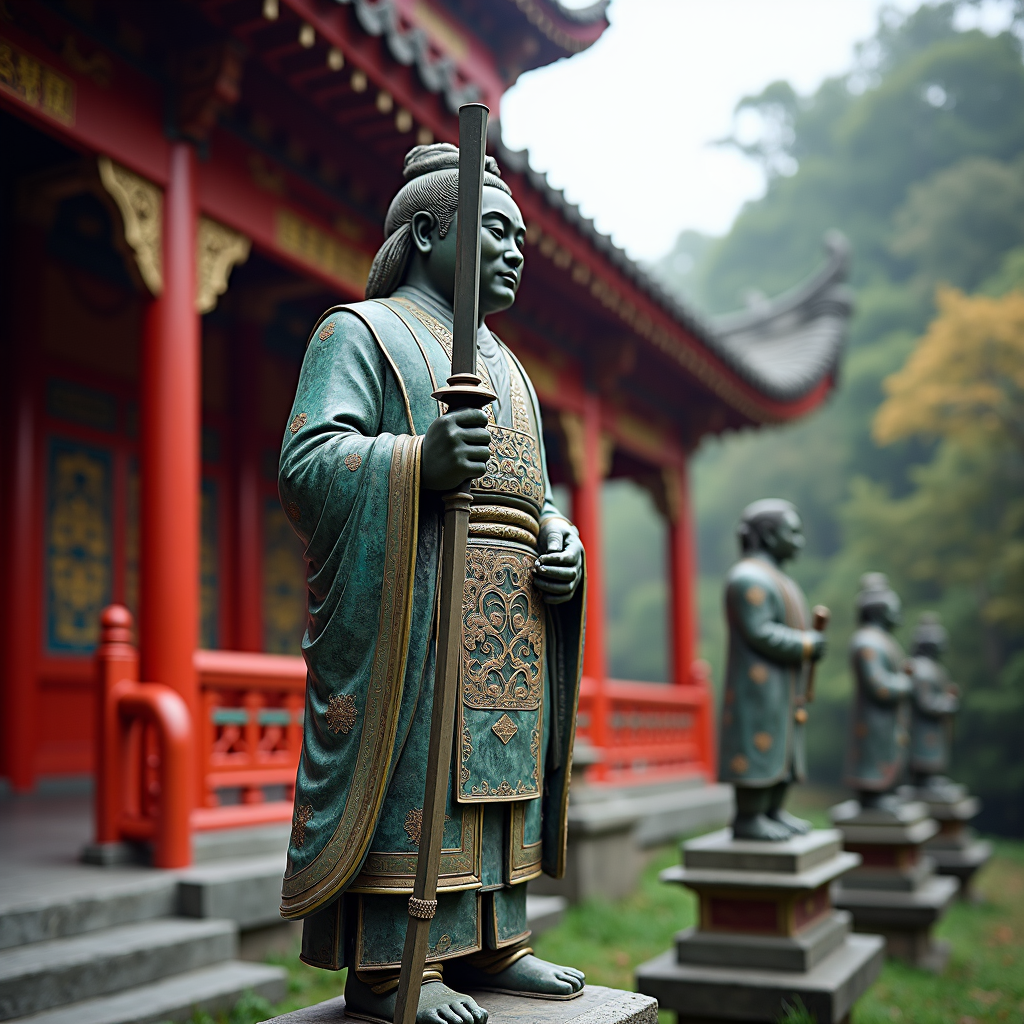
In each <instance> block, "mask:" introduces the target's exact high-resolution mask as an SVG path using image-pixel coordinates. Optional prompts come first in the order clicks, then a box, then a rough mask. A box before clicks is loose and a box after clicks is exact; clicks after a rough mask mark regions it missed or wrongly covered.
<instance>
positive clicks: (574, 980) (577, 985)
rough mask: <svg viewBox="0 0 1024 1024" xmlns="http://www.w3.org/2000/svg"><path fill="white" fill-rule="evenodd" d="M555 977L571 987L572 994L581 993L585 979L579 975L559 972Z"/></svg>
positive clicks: (565, 971)
mask: <svg viewBox="0 0 1024 1024" xmlns="http://www.w3.org/2000/svg"><path fill="white" fill-rule="evenodd" d="M555 977H556V978H557V979H558V980H559V981H563V982H565V983H566V984H567V985H568V986H569V991H570V992H579V990H580V989H581V988H583V978H582V977H580V976H579V975H578V973H574V974H570V973H569V972H568V971H567V970H561V971H557V972H556V973H555Z"/></svg>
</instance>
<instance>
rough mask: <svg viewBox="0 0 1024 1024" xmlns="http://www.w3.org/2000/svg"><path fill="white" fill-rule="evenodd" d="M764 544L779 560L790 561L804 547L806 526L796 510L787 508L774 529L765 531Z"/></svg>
mask: <svg viewBox="0 0 1024 1024" xmlns="http://www.w3.org/2000/svg"><path fill="white" fill-rule="evenodd" d="M764 546H765V548H767V550H768V552H769V554H771V555H772V556H773V557H774V558H775V560H776V561H778V562H788V561H789V560H790V559H791V558H793V557H795V556H796V555H797V554H798V553H799V552H800V551H801V550H802V549H803V546H804V528H803V524H802V523H801V522H800V517H799V516H798V515H797V514H796V512H794V511H793V510H792V509H787V510H786V511H785V512H783V513H782V515H781V516H780V517H779V518H778V519H777V520H776V522H775V527H774V529H771V530H766V531H765V537H764Z"/></svg>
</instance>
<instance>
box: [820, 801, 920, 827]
mask: <svg viewBox="0 0 1024 1024" xmlns="http://www.w3.org/2000/svg"><path fill="white" fill-rule="evenodd" d="M828 813H829V817H830V818H831V819H832V821H833V823H834V824H835V825H836V826H838V827H839V828H842V829H843V830H844V832H845V830H846V826H847V825H912V824H913V823H914V822H915V821H920V820H921V819H922V818H927V817H928V805H927V804H924V803H922V802H921V801H920V800H907V801H904V802H903V803H901V804H897V805H896V806H895V807H861V805H860V803H858V801H856V800H844V801H843V802H842V803H841V804H836V805H835V806H834V807H831V808H829V812H828Z"/></svg>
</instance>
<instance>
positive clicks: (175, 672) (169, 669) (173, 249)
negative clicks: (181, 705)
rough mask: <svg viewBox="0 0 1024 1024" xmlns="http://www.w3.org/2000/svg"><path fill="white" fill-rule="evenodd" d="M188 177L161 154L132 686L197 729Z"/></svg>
mask: <svg viewBox="0 0 1024 1024" xmlns="http://www.w3.org/2000/svg"><path fill="white" fill-rule="evenodd" d="M196 219H197V207H196V168H195V156H194V153H193V151H192V147H191V146H189V145H188V144H187V143H183V142H177V143H174V144H172V146H171V149H170V167H169V175H168V182H167V189H166V192H165V194H164V225H163V280H164V286H163V293H162V294H161V295H160V296H159V297H158V298H157V299H155V300H154V301H153V302H152V303H151V304H150V307H149V309H148V311H147V315H146V323H145V327H144V336H143V358H142V381H141V389H140V390H141V394H140V398H141V401H140V413H141V454H142V480H141V505H142V510H141V512H142V515H141V537H140V543H141V566H140V595H139V626H140V629H139V633H140V639H141V645H140V646H141V651H140V654H141V662H142V664H141V677H142V679H143V680H144V681H146V682H155V683H164V684H166V685H167V686H170V687H172V688H173V689H174V690H176V691H177V692H178V693H179V694H180V695H181V697H182V699H183V700H184V702H185V705H186V707H187V708H188V709H189V712H190V713H191V715H192V720H193V722H195V721H196V720H197V712H198V692H197V681H196V672H195V667H194V664H193V655H194V652H195V648H196V644H197V641H198V632H199V479H200V472H201V467H200V454H199V431H200V371H201V360H200V327H199V314H198V313H197V312H196V258H195V253H196Z"/></svg>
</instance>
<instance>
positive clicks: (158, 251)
mask: <svg viewBox="0 0 1024 1024" xmlns="http://www.w3.org/2000/svg"><path fill="white" fill-rule="evenodd" d="M99 171H100V181H101V182H103V187H104V188H105V189H106V190H107V191H108V192H109V193H110V195H111V196H112V197H113V200H114V202H115V203H117V208H118V209H119V210H120V211H121V219H122V220H123V221H124V238H125V241H126V242H127V243H128V244H129V245H130V246H131V247H132V252H134V253H135V263H136V266H138V268H139V274H140V275H141V276H142V280H143V282H144V283H145V285H146V287H147V288H148V289H149V290H150V292H152V294H153V295H159V294H160V293H161V292H162V291H163V290H164V271H163V251H162V245H163V208H164V194H163V190H162V189H161V188H160V187H159V186H158V185H154V184H153V182H151V181H147V180H146V179H145V178H143V177H140V176H139V175H138V174H135V173H134V172H132V171H129V170H128V169H127V168H126V167H122V166H121V165H120V164H115V163H114V162H113V160H111V159H110V158H109V157H106V156H101V157H100V158H99Z"/></svg>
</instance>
